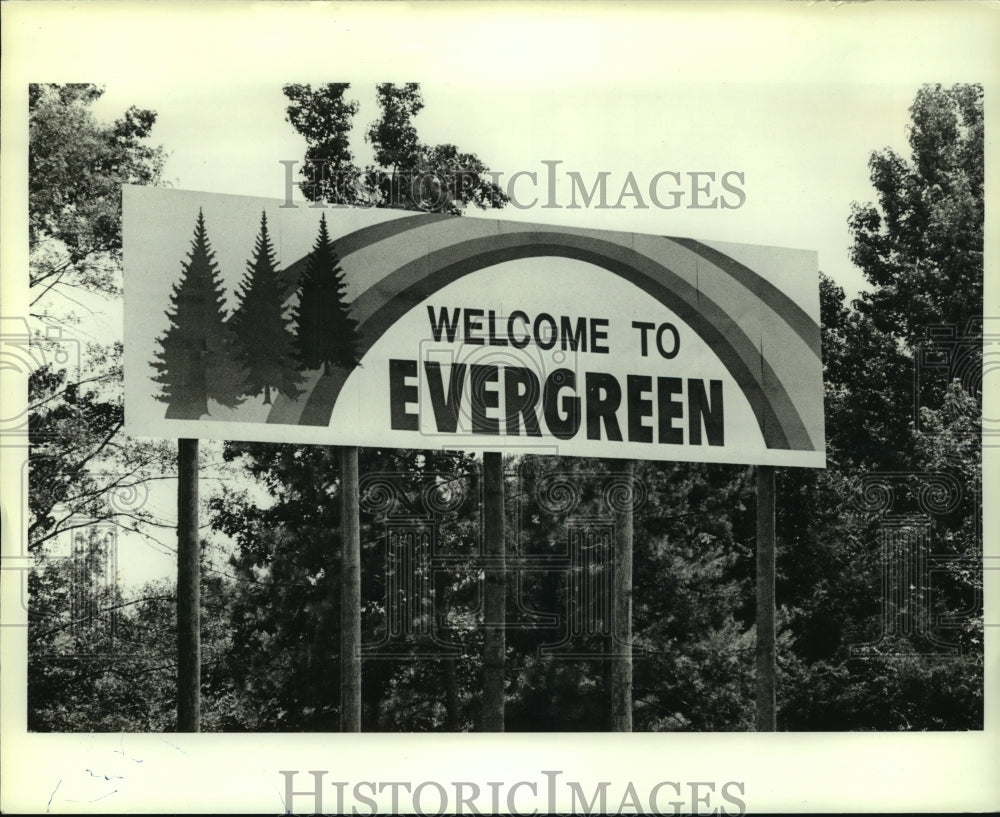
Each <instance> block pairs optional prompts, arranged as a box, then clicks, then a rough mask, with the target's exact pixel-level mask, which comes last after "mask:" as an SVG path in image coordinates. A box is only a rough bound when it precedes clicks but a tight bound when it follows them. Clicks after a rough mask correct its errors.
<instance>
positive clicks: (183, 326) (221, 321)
mask: <svg viewBox="0 0 1000 817" xmlns="http://www.w3.org/2000/svg"><path fill="white" fill-rule="evenodd" d="M182 267H183V271H182V273H181V279H180V281H178V282H177V283H176V284H174V288H173V292H172V294H171V296H170V307H169V308H168V309H167V317H168V318H169V320H170V326H169V327H168V328H167V331H166V332H165V333H164V334H163V335H162V336H161V337H160V338H159V339H158V340H159V344H160V351H159V352H157V354H156V359H155V360H154V361H153V362H152V365H153V368H154V369H156V371H157V372H159V374H158V375H157V376H156V377H155V378H153V379H154V380H155V382H157V383H159V384H160V387H161V393H160V394H158V395H156V399H157V400H161V401H163V402H165V403H167V412H166V416H167V417H168V418H172V419H185V420H197V419H198V418H200V417H202V416H203V415H205V414H208V413H209V407H208V401H209V399H212V400H215V401H216V402H217V403H219V404H221V405H223V406H228V407H230V408H235V407H236V406H238V405H239V404H240V403H241V402H242V401H243V397H242V393H243V390H244V385H243V380H244V377H245V372H243V370H242V369H241V367H240V366H239V365H238V364H237V362H236V361H235V360H234V352H235V349H234V336H233V333H232V330H231V329H230V328H229V327H228V326H227V325H226V313H225V298H224V296H223V288H222V279H221V278H220V276H219V269H218V266H217V265H216V263H215V253H214V252H213V251H212V248H211V245H210V244H209V240H208V232H207V230H206V228H205V217H204V214H203V213H202V212H201V210H199V211H198V220H197V222H196V223H195V230H194V239H193V240H192V242H191V251H190V252H189V253H188V257H187V261H186V262H182Z"/></svg>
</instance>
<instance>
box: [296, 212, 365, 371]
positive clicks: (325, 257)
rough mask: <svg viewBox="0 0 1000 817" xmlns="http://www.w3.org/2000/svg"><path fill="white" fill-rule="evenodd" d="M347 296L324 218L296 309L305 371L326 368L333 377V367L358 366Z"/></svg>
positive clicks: (356, 345)
mask: <svg viewBox="0 0 1000 817" xmlns="http://www.w3.org/2000/svg"><path fill="white" fill-rule="evenodd" d="M346 292H347V285H346V283H345V282H344V271H343V270H342V269H341V268H340V258H338V256H337V251H336V249H334V246H333V242H332V241H330V234H329V232H328V231H327V228H326V216H325V215H323V216H322V217H321V218H320V222H319V235H318V236H317V238H316V243H315V245H314V246H313V249H312V252H310V253H309V256H308V258H307V260H306V268H305V271H304V272H303V273H302V278H301V280H300V281H299V304H298V306H297V307H296V309H295V322H296V325H297V327H298V347H299V362H300V364H301V365H302V367H303V368H306V369H318V368H319V367H320V366H322V367H323V374H325V375H329V374H331V367H332V366H339V367H341V368H342V369H346V370H348V371H350V370H351V369H353V368H354V367H355V366H357V365H358V324H357V321H355V320H354V319H353V318H352V317H351V315H350V308H349V306H348V304H347V300H346V298H345V294H346Z"/></svg>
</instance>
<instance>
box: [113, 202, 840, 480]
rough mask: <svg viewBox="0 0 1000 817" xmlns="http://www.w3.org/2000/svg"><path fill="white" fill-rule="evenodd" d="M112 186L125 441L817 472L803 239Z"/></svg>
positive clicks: (814, 369) (816, 385) (812, 341)
mask: <svg viewBox="0 0 1000 817" xmlns="http://www.w3.org/2000/svg"><path fill="white" fill-rule="evenodd" d="M123 196H124V242H125V246H124V254H125V378H126V382H125V396H126V406H125V409H126V415H125V419H126V429H127V431H128V432H129V433H131V434H135V435H140V436H160V437H178V438H180V437H196V438H214V439H237V440H256V441H273V442H295V443H317V444H326V445H338V444H340V445H362V446H389V447H399V448H448V449H456V448H465V449H491V450H496V449H499V450H503V451H507V452H510V453H515V452H521V453H551V454H564V455H571V456H596V457H625V458H635V459H650V460H683V461H700V462H728V463H757V464H771V465H800V466H813V467H823V466H824V464H825V451H824V427H823V383H822V364H821V358H820V331H819V292H818V272H817V264H816V255H815V253H813V252H809V251H803V250H791V249H780V248H774V247H760V246H754V245H745V244H725V243H720V242H713V241H703V240H694V239H689V238H680V237H666V236H656V235H645V234H639V233H624V232H611V231H602V230H592V229H580V228H572V227H560V226H554V225H544V224H528V223H522V222H514V221H503V220H497V219H489V218H481V217H478V216H477V217H469V216H466V217H454V216H443V215H436V214H425V213H414V212H411V211H401V210H388V209H363V208H348V207H325V208H319V207H314V206H307V205H300V206H295V207H289V206H287V203H285V205H284V206H283V203H282V202H281V201H278V200H271V199H257V198H249V197H238V196H223V195H217V194H208V193H196V192H189V191H179V190H169V189H160V188H152V187H139V186H126V187H125V188H124V193H123Z"/></svg>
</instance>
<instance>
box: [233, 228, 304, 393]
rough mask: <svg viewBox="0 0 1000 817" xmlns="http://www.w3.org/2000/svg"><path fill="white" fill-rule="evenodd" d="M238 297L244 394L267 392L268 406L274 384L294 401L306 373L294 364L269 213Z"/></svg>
mask: <svg viewBox="0 0 1000 817" xmlns="http://www.w3.org/2000/svg"><path fill="white" fill-rule="evenodd" d="M239 298H240V305H239V306H238V307H237V309H236V313H235V314H234V315H233V319H232V327H233V332H234V334H235V335H236V345H237V349H236V358H237V360H238V361H239V362H240V364H241V365H242V366H243V367H244V368H245V369H246V372H247V381H246V393H247V394H248V395H251V396H253V397H256V396H257V395H259V394H260V393H261V392H263V393H264V404H265V405H270V403H271V389H272V388H273V389H275V390H276V391H277V392H278V393H279V394H283V395H285V396H286V397H288V398H289V399H292V400H294V399H295V398H296V397H298V395H299V388H298V386H299V384H300V383H301V382H302V375H301V374H300V373H299V371H298V370H297V368H296V361H295V335H294V333H293V331H292V327H291V319H290V318H286V317H285V314H284V308H283V305H282V300H283V288H282V285H281V282H280V280H279V273H278V269H277V262H276V261H275V258H274V248H273V247H272V245H271V236H270V234H269V233H268V231H267V215H266V214H265V213H261V216H260V233H259V234H258V235H257V243H256V244H255V246H254V255H253V259H252V260H250V261H247V271H246V275H245V276H244V277H243V282H242V284H241V285H240V293H239Z"/></svg>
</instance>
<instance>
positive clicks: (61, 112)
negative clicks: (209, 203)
mask: <svg viewBox="0 0 1000 817" xmlns="http://www.w3.org/2000/svg"><path fill="white" fill-rule="evenodd" d="M103 93H104V90H103V89H102V88H98V87H97V86H96V85H85V84H70V85H52V84H32V85H31V86H29V89H28V113H29V126H28V127H29V129H28V138H29V150H28V239H29V245H30V255H29V273H30V278H29V280H30V285H31V305H32V306H33V307H36V308H38V307H39V305H40V302H42V299H43V298H45V296H46V295H49V294H50V293H51V294H58V295H60V296H62V297H63V299H64V302H65V303H64V305H67V304H69V303H73V300H72V296H71V295H69V293H68V292H67V290H71V289H76V290H78V291H87V292H99V293H102V294H105V295H118V294H120V292H121V284H120V281H119V276H120V268H121V185H122V184H123V183H125V184H156V183H158V181H159V179H160V174H161V171H162V168H163V162H164V159H165V154H164V152H163V149H162V148H160V147H154V146H152V145H149V144H148V143H147V141H146V140H147V139H148V137H149V135H150V132H151V130H152V127H153V125H154V123H155V122H156V114H155V113H154V112H153V111H149V110H144V109H140V108H137V107H135V106H133V107H131V108H129V109H128V110H127V111H126V112H125V115H124V116H123V117H122V118H121V119H119V120H117V121H115V122H113V123H112V124H110V125H103V124H99V123H98V122H97V121H96V120H95V119H94V116H93V113H92V112H91V110H90V106H91V105H92V104H93V103H94V102H95V101H96V100H98V99H99V98H100V97H101V96H102V95H103ZM42 305H43V306H44V304H42ZM43 312H44V310H43Z"/></svg>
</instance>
